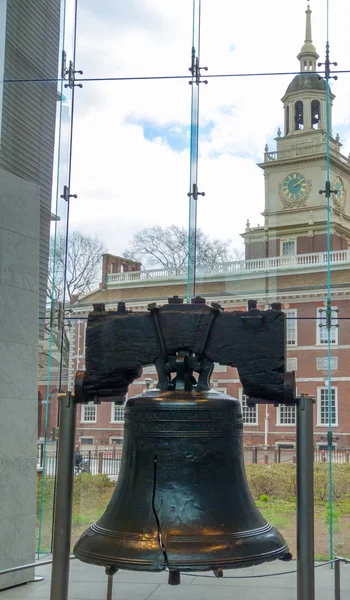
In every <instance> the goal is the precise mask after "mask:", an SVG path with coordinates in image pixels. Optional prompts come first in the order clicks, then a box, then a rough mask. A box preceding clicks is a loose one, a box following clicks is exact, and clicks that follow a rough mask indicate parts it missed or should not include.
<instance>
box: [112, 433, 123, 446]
mask: <svg viewBox="0 0 350 600" xmlns="http://www.w3.org/2000/svg"><path fill="white" fill-rule="evenodd" d="M116 437H117V436H116V435H111V436H110V438H109V443H110V445H112V444H114V443H115V444H116V443H118V445H122V443H123V436H118V438H119V439H120V440H121V441H120V442H113V441H112V440H115V439H116Z"/></svg>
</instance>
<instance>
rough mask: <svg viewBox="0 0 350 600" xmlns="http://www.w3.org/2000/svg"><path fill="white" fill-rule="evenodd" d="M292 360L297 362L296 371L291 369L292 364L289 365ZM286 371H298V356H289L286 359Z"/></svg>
mask: <svg viewBox="0 0 350 600" xmlns="http://www.w3.org/2000/svg"><path fill="white" fill-rule="evenodd" d="M294 347H295V346H294ZM290 360H295V367H294V369H291V368H290V363H289V364H288V361H290ZM286 369H287V371H297V370H298V359H297V357H296V356H289V357H288V356H287V358H286Z"/></svg>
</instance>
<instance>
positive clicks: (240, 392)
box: [239, 388, 259, 427]
mask: <svg viewBox="0 0 350 600" xmlns="http://www.w3.org/2000/svg"><path fill="white" fill-rule="evenodd" d="M242 400H243V388H239V401H240V404H241V410H242V418H243V405H242ZM255 418H256V421H255V423H245V422H244V420H243V427H259V405H258V404H256V405H255Z"/></svg>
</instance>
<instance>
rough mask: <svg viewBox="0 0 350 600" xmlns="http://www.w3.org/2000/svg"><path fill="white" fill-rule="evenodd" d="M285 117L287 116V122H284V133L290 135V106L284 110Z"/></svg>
mask: <svg viewBox="0 0 350 600" xmlns="http://www.w3.org/2000/svg"><path fill="white" fill-rule="evenodd" d="M284 117H285V122H284V132H285V133H284V134H285V135H288V133H289V106H286V109H285V111H284Z"/></svg>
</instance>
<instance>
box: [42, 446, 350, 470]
mask: <svg viewBox="0 0 350 600" xmlns="http://www.w3.org/2000/svg"><path fill="white" fill-rule="evenodd" d="M43 453H44V444H42V443H40V444H38V450H37V466H38V467H39V468H42V467H43ZM56 454H57V452H56V449H49V450H47V452H46V461H45V474H46V475H48V476H49V477H54V476H55V468H56ZM80 454H81V455H82V459H83V463H82V464H81V466H80V467H78V468H76V472H78V473H80V472H89V473H92V474H93V475H97V474H105V475H109V476H111V477H117V476H118V475H119V469H120V461H121V450H115V449H113V450H85V451H84V450H82V449H81V450H80ZM329 455H330V453H329V450H323V449H319V448H315V449H314V462H317V463H319V462H325V463H327V462H329ZM244 460H245V462H246V463H248V464H249V463H250V464H262V465H263V464H265V465H270V464H272V463H279V464H288V463H289V464H295V463H296V449H295V448H290V449H286V448H282V447H281V446H279V447H277V448H275V447H270V448H267V449H265V448H262V447H261V446H247V447H246V448H244ZM332 461H333V463H338V464H349V463H350V449H349V448H342V449H337V448H336V449H333V450H332Z"/></svg>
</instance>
